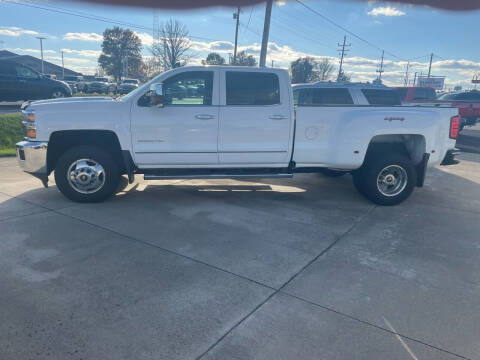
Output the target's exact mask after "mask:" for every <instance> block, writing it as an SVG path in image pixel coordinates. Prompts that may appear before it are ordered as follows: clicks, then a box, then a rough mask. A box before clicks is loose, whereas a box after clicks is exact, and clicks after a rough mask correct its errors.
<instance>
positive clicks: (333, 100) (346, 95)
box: [298, 88, 353, 106]
mask: <svg viewBox="0 0 480 360" xmlns="http://www.w3.org/2000/svg"><path fill="white" fill-rule="evenodd" d="M352 104H353V99H352V97H351V96H350V92H349V91H348V89H342V88H317V89H315V88H311V89H301V90H300V95H299V98H298V105H300V106H301V105H306V106H322V105H352Z"/></svg>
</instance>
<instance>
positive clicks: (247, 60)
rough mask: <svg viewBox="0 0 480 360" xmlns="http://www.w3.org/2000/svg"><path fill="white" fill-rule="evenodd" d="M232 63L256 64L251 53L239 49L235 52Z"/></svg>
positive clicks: (241, 64) (240, 64) (239, 64)
mask: <svg viewBox="0 0 480 360" xmlns="http://www.w3.org/2000/svg"><path fill="white" fill-rule="evenodd" d="M232 65H238V66H257V60H255V58H254V57H253V55H248V54H247V53H246V52H245V51H240V52H239V53H237V59H236V61H234V62H233V61H232Z"/></svg>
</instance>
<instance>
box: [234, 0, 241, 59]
mask: <svg viewBox="0 0 480 360" xmlns="http://www.w3.org/2000/svg"><path fill="white" fill-rule="evenodd" d="M233 18H234V19H236V20H237V24H236V25H235V47H234V48H233V64H235V63H236V62H237V44H238V25H239V23H240V6H239V7H237V12H236V13H233Z"/></svg>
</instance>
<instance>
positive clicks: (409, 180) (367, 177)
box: [353, 153, 417, 206]
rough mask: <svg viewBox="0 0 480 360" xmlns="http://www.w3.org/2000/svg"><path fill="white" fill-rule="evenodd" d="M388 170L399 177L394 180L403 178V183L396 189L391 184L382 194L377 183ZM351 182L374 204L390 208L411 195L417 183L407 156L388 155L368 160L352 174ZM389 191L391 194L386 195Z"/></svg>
mask: <svg viewBox="0 0 480 360" xmlns="http://www.w3.org/2000/svg"><path fill="white" fill-rule="evenodd" d="M402 169H403V170H402ZM389 170H390V171H393V172H396V173H397V174H399V175H400V176H397V177H394V178H395V179H398V178H402V177H403V179H404V181H399V184H401V185H399V186H398V188H397V187H396V186H395V185H393V184H395V183H393V184H392V185H389V186H392V188H389V189H387V190H385V189H384V191H383V192H382V191H381V190H380V187H381V185H379V184H378V182H377V181H378V178H379V176H380V174H381V173H382V172H383V171H387V172H388V171H389ZM353 181H354V184H355V187H356V188H357V190H358V191H359V192H360V193H361V194H362V195H364V196H365V197H367V198H368V199H369V200H371V201H372V202H374V203H375V204H378V205H384V206H391V205H397V204H400V203H401V202H402V201H404V200H406V199H407V198H408V197H409V196H410V195H411V194H412V192H413V190H414V188H415V184H416V182H417V171H416V170H415V166H414V165H413V164H412V162H411V160H410V159H409V158H408V157H407V156H405V155H402V154H399V153H388V154H384V155H379V156H372V157H371V158H370V159H368V160H367V163H366V164H365V166H364V167H363V168H362V169H360V170H357V171H356V172H354V174H353ZM389 191H391V193H390V194H389V195H387V193H388V192H389Z"/></svg>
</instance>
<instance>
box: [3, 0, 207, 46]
mask: <svg viewBox="0 0 480 360" xmlns="http://www.w3.org/2000/svg"><path fill="white" fill-rule="evenodd" d="M0 1H1V2H3V3H8V4H12V5H21V6H26V7H31V8H36V9H41V10H45V11H51V12H55V13H60V14H64V15H70V16H77V17H81V18H84V19H89V20H96V21H101V22H105V23H109V24H115V25H122V26H127V27H131V28H135V29H139V30H144V31H153V30H154V29H153V28H150V27H148V26H143V25H138V24H134V23H128V22H125V21H121V20H116V19H111V18H106V17H101V16H96V15H92V14H88V13H80V12H77V11H74V10H66V9H65V10H64V9H61V8H53V7H46V6H39V5H36V4H32V3H25V2H16V1H9V0H0ZM187 37H188V38H192V39H200V40H208V41H216V39H211V38H207V37H203V36H194V35H188V36H187Z"/></svg>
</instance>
